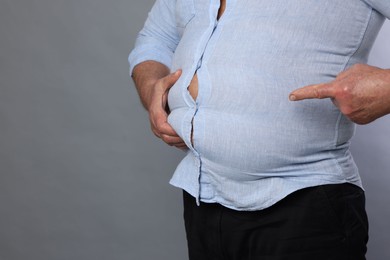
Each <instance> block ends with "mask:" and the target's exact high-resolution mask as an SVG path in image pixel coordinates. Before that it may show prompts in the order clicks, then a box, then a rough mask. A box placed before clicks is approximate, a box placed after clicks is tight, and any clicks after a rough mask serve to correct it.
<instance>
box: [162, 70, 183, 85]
mask: <svg viewBox="0 0 390 260" xmlns="http://www.w3.org/2000/svg"><path fill="white" fill-rule="evenodd" d="M180 76H181V70H177V71H175V72H174V73H171V74H169V75H168V76H166V77H164V78H163V79H162V80H161V81H162V83H163V85H164V87H166V89H169V88H171V87H172V86H173V85H174V84H175V83H176V81H177V80H178V79H179V78H180Z"/></svg>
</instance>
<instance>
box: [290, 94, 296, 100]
mask: <svg viewBox="0 0 390 260" xmlns="http://www.w3.org/2000/svg"><path fill="white" fill-rule="evenodd" d="M289 99H290V100H291V101H295V100H297V97H296V96H295V95H290V96H289Z"/></svg>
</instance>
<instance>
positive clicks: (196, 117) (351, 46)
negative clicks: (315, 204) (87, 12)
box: [129, 0, 390, 211]
mask: <svg viewBox="0 0 390 260" xmlns="http://www.w3.org/2000/svg"><path fill="white" fill-rule="evenodd" d="M219 6H220V0H157V1H156V2H155V4H154V6H153V8H152V10H151V11H150V13H149V16H148V18H147V20H146V23H145V25H144V27H143V29H142V30H141V32H140V33H139V35H138V37H137V41H136V46H135V48H134V49H133V51H132V52H131V53H130V56H129V62H130V71H131V72H132V70H133V68H134V67H135V66H136V65H137V64H139V63H141V62H143V61H147V60H154V61H158V62H160V63H162V64H165V65H166V66H168V67H169V68H170V69H171V71H175V70H177V69H182V75H181V77H180V78H179V80H178V81H177V82H176V83H175V84H174V86H173V87H172V88H171V89H170V91H169V96H168V103H169V107H170V110H171V112H170V114H169V117H168V122H169V123H170V124H171V125H172V127H173V128H174V129H175V131H176V132H177V133H178V135H179V136H180V137H181V138H182V139H183V140H184V141H185V143H186V144H187V146H188V148H189V149H188V151H187V153H186V156H185V157H184V159H183V160H182V161H181V162H180V164H179V165H178V167H177V169H176V171H175V173H174V175H173V177H172V179H171V180H170V183H171V184H172V185H174V186H177V187H180V188H182V189H184V190H186V191H187V192H188V193H190V194H191V195H192V196H194V197H195V198H196V199H197V201H198V202H199V201H203V202H216V203H220V204H222V205H224V206H225V207H228V208H231V209H235V210H247V211H251V210H260V209H264V208H267V207H269V206H271V205H273V204H275V203H276V202H278V201H280V200H281V199H283V198H284V197H286V196H287V195H288V194H290V193H292V192H294V191H297V190H299V189H302V188H306V187H311V186H317V185H323V184H336V183H352V184H355V185H358V186H360V187H362V184H361V180H360V177H359V173H358V170H357V167H356V165H355V163H354V161H353V158H352V156H351V153H350V150H349V146H350V139H351V138H352V136H353V134H354V129H355V126H354V124H353V123H352V122H351V121H349V120H348V119H347V118H346V117H345V116H344V115H342V114H341V113H340V111H339V110H338V109H337V108H336V107H335V106H334V105H333V104H332V102H331V100H329V99H323V100H305V101H301V102H290V101H289V100H288V95H289V93H290V92H291V91H292V90H294V89H296V88H299V87H302V86H306V85H310V84H317V83H323V82H328V81H331V80H333V79H335V77H336V76H337V75H338V74H339V73H340V72H341V71H343V70H345V69H346V68H348V67H350V66H352V65H353V64H356V63H366V61H367V57H368V54H369V51H370V49H371V47H372V45H373V42H374V40H375V38H376V35H377V33H378V31H379V30H380V28H381V26H382V24H383V22H384V19H385V17H390V1H389V0H343V1H340V0H287V1H286V0H273V1H263V0H227V3H226V10H225V12H224V14H223V15H222V17H221V18H220V19H219V20H217V13H218V9H219ZM195 73H197V76H198V86H199V93H198V97H197V98H196V100H194V99H193V98H192V97H191V95H190V94H189V92H188V89H187V88H188V85H189V84H190V82H191V79H192V77H193V76H194V74H195ZM191 133H192V134H191ZM191 135H193V144H192V142H191Z"/></svg>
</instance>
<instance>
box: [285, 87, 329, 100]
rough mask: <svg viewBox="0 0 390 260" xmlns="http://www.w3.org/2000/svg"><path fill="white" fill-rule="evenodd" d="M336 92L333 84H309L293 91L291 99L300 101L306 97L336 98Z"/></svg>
mask: <svg viewBox="0 0 390 260" xmlns="http://www.w3.org/2000/svg"><path fill="white" fill-rule="evenodd" d="M334 97H335V93H334V89H333V87H332V85H331V84H329V83H322V84H315V85H309V86H306V87H303V88H299V89H296V90H294V91H293V92H291V94H290V96H289V99H290V100H291V101H299V100H304V99H313V98H317V99H323V98H334Z"/></svg>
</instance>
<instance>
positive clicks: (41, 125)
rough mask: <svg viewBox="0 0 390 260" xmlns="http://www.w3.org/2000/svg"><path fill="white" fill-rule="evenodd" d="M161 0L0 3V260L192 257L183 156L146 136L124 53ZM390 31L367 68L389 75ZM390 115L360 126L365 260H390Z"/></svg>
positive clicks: (358, 142) (356, 150)
mask: <svg viewBox="0 0 390 260" xmlns="http://www.w3.org/2000/svg"><path fill="white" fill-rule="evenodd" d="M152 4H153V0H142V1H135V0H132V1H129V0H127V1H125V0H111V1H103V0H77V1H76V0H28V1H27V0H24V1H23V0H1V1H0V260H24V259H29V260H35V259H37V260H38V259H39V260H60V259H64V260H69V259H72V260H81V259H83V260H85V259H93V260H103V259H111V260H119V259H134V260H135V259H137V260H143V259H148V260H149V259H162V260H165V259H166V260H168V259H169V260H175V259H180V260H182V259H187V257H186V244H185V243H186V242H185V234H184V229H183V221H182V205H181V192H180V191H179V190H177V189H175V188H173V187H170V186H169V184H168V180H169V178H170V176H171V174H172V172H173V170H174V169H175V166H176V164H177V163H178V162H179V160H180V158H181V157H182V152H180V151H177V150H175V149H174V148H171V147H168V146H166V145H164V144H163V143H162V142H160V141H159V140H157V139H156V138H154V136H153V134H151V132H150V131H149V122H148V119H147V114H146V113H145V111H143V109H142V108H141V106H140V103H139V100H138V96H137V94H136V92H135V90H134V88H133V85H132V82H131V81H130V79H129V76H128V65H127V55H128V52H129V51H130V49H131V48H132V46H133V43H134V40H135V36H136V33H137V31H138V30H139V29H140V28H141V26H142V24H143V22H144V19H145V18H146V14H147V11H148V10H149V8H150V7H151V5H152ZM389 40H390V25H389V22H387V23H386V24H385V27H384V28H383V30H382V32H381V34H380V36H379V38H378V40H377V42H376V45H375V48H374V50H373V52H372V55H371V60H370V63H371V64H375V65H378V66H382V67H388V68H390V45H389ZM389 123H390V118H389V116H387V117H385V118H383V119H381V120H378V121H376V122H374V123H372V124H371V125H368V126H363V127H359V128H358V131H357V134H356V136H355V137H354V144H353V153H354V155H355V159H356V161H357V163H358V165H359V167H360V170H361V175H362V178H363V181H364V183H365V187H366V191H367V208H368V212H369V216H370V221H371V230H370V235H371V240H370V243H369V253H368V259H372V260H381V259H390V247H389V242H388V241H390V223H389V221H388V219H390V208H389V206H388V205H389V202H390V199H389V196H388V194H389V191H390V173H389V168H390V141H389V133H390V124H389Z"/></svg>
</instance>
